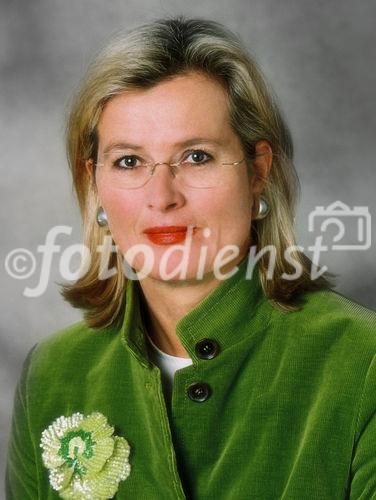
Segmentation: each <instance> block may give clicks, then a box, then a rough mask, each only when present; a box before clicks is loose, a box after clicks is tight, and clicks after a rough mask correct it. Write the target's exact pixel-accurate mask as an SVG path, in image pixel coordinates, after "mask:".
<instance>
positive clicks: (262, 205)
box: [253, 196, 270, 220]
mask: <svg viewBox="0 0 376 500" xmlns="http://www.w3.org/2000/svg"><path fill="white" fill-rule="evenodd" d="M269 212H270V206H269V204H268V202H267V201H266V199H265V198H263V197H262V196H260V200H259V208H258V212H257V214H256V215H255V217H253V219H256V220H259V219H263V218H264V217H266V216H267V215H268V213H269Z"/></svg>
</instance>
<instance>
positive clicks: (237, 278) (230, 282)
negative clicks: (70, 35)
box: [121, 254, 272, 368]
mask: <svg viewBox="0 0 376 500" xmlns="http://www.w3.org/2000/svg"><path fill="white" fill-rule="evenodd" d="M248 257H249V255H248V254H247V255H246V256H245V257H244V258H243V260H241V261H240V262H239V263H238V264H237V270H236V272H235V273H234V274H232V275H231V276H229V277H228V278H227V279H224V280H222V281H220V283H219V284H218V285H217V286H216V287H215V288H214V289H213V290H212V291H211V292H210V293H209V294H208V295H207V296H206V297H205V298H204V299H203V300H202V301H201V302H199V303H198V304H197V305H196V306H195V307H194V308H193V309H191V310H190V311H189V312H188V313H187V314H186V315H185V316H184V317H183V318H181V319H180V320H179V321H178V323H177V324H176V334H177V335H178V337H179V339H180V341H181V343H182V344H183V346H184V347H185V349H186V351H187V353H188V354H189V356H190V357H191V358H192V360H193V361H194V362H195V361H199V358H198V357H197V355H196V352H195V346H196V344H197V343H198V342H199V341H201V340H202V339H204V338H206V339H207V338H209V339H213V340H215V341H216V342H218V344H219V345H220V347H221V350H224V349H226V348H228V347H230V346H231V345H233V344H235V343H236V342H238V341H239V340H241V339H242V338H244V336H246V335H250V332H251V331H256V330H258V329H261V328H263V327H265V325H266V324H267V323H268V321H269V318H270V314H271V309H272V308H271V306H270V304H269V303H268V301H267V299H266V297H265V295H264V293H263V290H262V286H261V282H260V276H259V266H258V263H254V262H253V266H254V267H253V272H252V276H251V272H250V271H251V266H252V261H251V259H249V258H248ZM248 261H250V263H249V266H248ZM248 267H249V269H248V272H247V268H248ZM141 294H142V289H141V286H140V283H139V281H138V280H131V279H128V281H127V285H126V293H125V312H124V319H123V324H122V326H121V340H122V342H123V344H124V345H125V346H126V347H127V349H129V350H130V352H131V353H132V354H133V355H134V356H135V357H136V358H137V359H138V361H139V362H140V363H141V364H142V365H143V366H145V367H149V368H150V367H151V366H152V363H151V360H150V356H149V354H148V345H147V338H146V328H145V325H144V322H143V320H142V308H141Z"/></svg>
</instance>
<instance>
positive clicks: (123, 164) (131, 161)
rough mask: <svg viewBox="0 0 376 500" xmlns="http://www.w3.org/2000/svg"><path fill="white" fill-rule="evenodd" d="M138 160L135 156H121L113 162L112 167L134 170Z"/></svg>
mask: <svg viewBox="0 0 376 500" xmlns="http://www.w3.org/2000/svg"><path fill="white" fill-rule="evenodd" d="M137 161H138V158H137V157H136V156H132V155H127V156H122V157H121V158H119V159H118V160H115V161H114V165H115V166H116V167H119V168H135V167H138V166H139V165H137Z"/></svg>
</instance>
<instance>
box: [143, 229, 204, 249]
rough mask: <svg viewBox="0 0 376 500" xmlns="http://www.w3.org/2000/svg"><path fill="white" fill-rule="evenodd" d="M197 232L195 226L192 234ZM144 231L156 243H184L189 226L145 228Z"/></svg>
mask: <svg viewBox="0 0 376 500" xmlns="http://www.w3.org/2000/svg"><path fill="white" fill-rule="evenodd" d="M195 232H196V228H195V227H194V228H193V231H192V234H194V233H195ZM144 233H145V234H146V236H147V237H148V238H149V240H150V241H152V242H153V243H155V244H156V245H173V244H175V243H182V242H183V241H184V240H185V238H186V236H187V226H165V227H153V228H148V229H145V231H144Z"/></svg>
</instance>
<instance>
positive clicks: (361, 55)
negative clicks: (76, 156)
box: [0, 0, 376, 475]
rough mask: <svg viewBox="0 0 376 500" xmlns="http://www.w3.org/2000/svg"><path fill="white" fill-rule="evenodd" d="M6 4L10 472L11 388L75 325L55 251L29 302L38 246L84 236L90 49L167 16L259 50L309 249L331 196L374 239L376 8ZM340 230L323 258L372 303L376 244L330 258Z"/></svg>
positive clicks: (5, 403)
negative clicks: (72, 116) (285, 131)
mask: <svg viewBox="0 0 376 500" xmlns="http://www.w3.org/2000/svg"><path fill="white" fill-rule="evenodd" d="M188 5H189V6H188ZM0 8H1V12H0V70H1V86H0V99H1V101H0V117H1V134H0V137H1V150H0V154H1V162H0V168H1V177H0V182H1V211H0V218H1V235H2V238H1V267H2V270H1V273H2V274H1V285H2V286H1V300H0V308H1V314H0V317H1V338H0V357H1V358H0V372H1V399H0V426H1V441H0V450H1V457H0V468H1V473H2V472H3V467H4V461H5V449H6V444H7V441H8V433H9V425H10V415H11V406H12V399H13V392H14V388H15V384H16V381H17V378H18V375H19V372H20V368H21V364H22V361H23V359H24V358H25V355H26V353H27V351H28V350H29V349H30V348H31V346H32V345H34V344H35V342H37V341H38V340H39V339H41V338H43V337H45V336H47V335H49V334H51V333H52V332H54V331H56V330H58V329H60V328H63V327H65V326H67V325H69V324H71V323H73V322H75V321H78V320H80V319H81V314H80V312H79V311H77V310H73V309H72V308H71V307H70V306H69V305H68V304H67V303H65V302H63V300H62V298H61V297H60V295H59V291H58V290H59V289H58V285H57V282H59V281H62V278H61V276H60V274H59V254H55V255H54V257H53V260H52V265H51V273H50V275H49V277H48V286H47V288H46V291H45V292H44V293H43V294H41V295H40V296H36V297H34V298H33V297H28V296H25V289H35V288H36V287H37V285H38V283H39V281H40V266H41V253H40V252H38V246H39V245H43V243H44V242H45V239H46V234H47V232H48V231H49V230H50V229H51V228H52V227H53V226H56V225H62V226H68V227H70V228H72V232H71V234H60V236H58V238H57V241H56V243H57V244H60V245H61V248H62V250H63V249H64V248H66V247H68V245H70V244H72V243H80V242H81V227H80V220H79V214H78V209H77V207H76V205H75V200H74V196H73V194H72V190H71V181H70V178H69V175H68V170H67V166H66V161H65V153H64V147H63V131H64V117H65V115H66V109H67V103H68V101H69V97H70V96H71V94H72V92H73V91H74V89H75V88H76V86H77V84H78V81H79V78H80V76H81V75H82V73H83V71H84V69H85V67H86V65H87V63H88V62H89V60H90V58H91V57H92V55H93V54H94V53H95V52H96V51H97V50H98V49H99V48H100V46H101V45H102V44H103V43H104V42H105V41H106V40H107V39H108V37H109V36H110V35H111V33H113V32H114V31H116V30H118V29H120V28H128V27H133V26H136V25H137V24H140V23H142V22H145V21H147V20H151V19H154V18H157V17H161V16H164V15H172V14H186V15H190V16H203V17H208V18H212V19H215V20H217V21H220V22H223V23H225V24H226V25H227V26H228V27H230V28H231V29H233V30H234V31H236V32H237V33H238V34H239V35H240V36H241V37H242V38H243V40H244V41H245V43H246V45H247V46H248V48H249V49H250V50H251V52H252V53H253V54H255V55H256V57H257V59H258V60H259V62H260V65H261V68H262V70H263V71H264V74H265V75H266V77H267V78H268V80H269V81H270V82H271V84H272V86H273V88H274V90H275V92H276V93H277V95H278V97H279V101H280V103H281V106H282V109H283V111H284V113H285V115H286V117H287V121H288V123H289V125H290V127H291V131H292V134H293V139H294V143H295V165H296V169H297V171H298V174H299V176H300V180H301V185H302V197H301V199H300V202H299V206H298V215H297V218H296V230H297V235H298V243H299V244H300V245H301V246H303V247H304V248H305V249H308V247H309V246H310V245H313V243H314V238H315V233H314V232H313V233H311V232H309V230H308V216H309V214H310V212H312V211H314V210H315V209H316V207H318V206H322V207H323V208H324V209H325V208H327V207H329V206H330V205H332V204H333V203H334V202H336V201H340V202H342V204H343V205H339V207H337V208H339V209H342V210H343V209H344V208H346V207H345V206H347V207H349V209H351V210H352V216H351V217H347V219H346V221H347V222H349V221H351V223H353V222H356V221H357V218H360V217H363V222H364V221H365V222H364V223H363V234H362V238H363V239H364V241H366V243H367V238H366V236H367V235H366V234H365V231H366V230H367V231H369V230H370V229H371V230H372V229H373V232H374V236H375V235H376V231H375V220H376V198H375V195H374V193H375V187H376V173H375V125H376V104H375V88H376V71H375V47H376V31H375V29H374V27H375V18H376V4H375V2H374V1H373V0H363V1H362V2H357V3H355V2H353V1H350V0H336V1H331V0H326V1H325V2H324V1H321V0H316V1H314V0H307V1H306V0H303V1H302V0H290V1H283V0H282V1H281V0H255V1H252V0H251V1H250V0H243V1H234V0H232V1H224V0H210V1H206V2H196V1H193V2H189V3H188V2H186V1H183V0H180V1H176V2H172V1H168V0H155V1H154V0H150V1H143V2H140V1H137V0H131V1H124V0H121V1H120V0H115V1H111V2H103V1H102V2H100V1H98V0H92V1H90V0H83V1H79V2H77V1H73V0H67V1H64V2H62V1H58V0H34V1H32V2H29V1H27V0H25V1H24V2H20V1H16V0H14V1H11V2H10V1H5V0H2V1H1V4H0ZM354 207H366V208H367V209H368V211H369V214H370V217H371V226H368V221H369V218H368V219H367V217H366V215H367V214H366V213H364V210H363V213H362V210H360V211H359V210H358V209H355V208H354ZM332 208H333V207H332ZM372 217H373V219H372ZM347 222H346V224H347ZM357 223H358V222H357ZM349 224H350V222H349ZM354 227H355V226H352V228H350V226H349V229H348V235H347V236H346V237H348V241H347V242H346V243H347V245H348V246H349V247H351V246H352V245H353V246H354V245H356V241H357V237H358V236H357V233H356V231H354ZM346 228H347V226H346ZM346 230H347V229H346ZM337 232H338V228H337V229H336V228H334V229H333V230H332V229H330V228H328V231H327V232H326V235H325V238H326V239H325V240H324V241H323V243H325V244H327V245H328V248H329V250H328V251H327V252H326V253H325V254H323V256H322V259H321V260H320V263H321V264H326V265H328V267H329V270H330V271H332V272H335V273H337V274H339V278H338V280H337V287H336V289H337V290H338V291H340V292H341V293H343V294H345V295H347V296H349V297H351V298H353V299H354V300H356V301H357V302H360V303H362V304H364V305H366V306H368V307H371V308H373V309H376V284H375V267H376V262H375V261H376V259H375V256H376V255H375V254H376V252H375V247H374V246H371V247H370V248H368V249H364V248H363V249H356V248H353V247H352V248H349V249H347V250H343V249H342V250H341V249H337V250H330V248H331V243H332V240H333V238H335V235H336V233H337ZM346 234H347V233H346ZM350 240H351V241H350ZM364 241H363V243H364ZM337 243H338V242H337ZM358 246H359V245H358ZM360 246H361V245H360ZM363 246H367V244H365V245H364V244H363ZM19 248H23V249H25V250H27V251H28V252H26V253H25V252H24V254H23V256H24V258H25V260H23V261H21V260H18V262H17V263H14V262H13V266H15V268H14V269H13V271H12V272H13V275H17V277H18V278H22V277H23V279H17V278H16V277H14V276H11V275H10V273H9V269H10V266H11V265H12V262H11V260H12V259H11V257H9V255H10V252H12V251H13V250H15V249H19ZM307 253H308V254H309V255H310V256H311V257H312V253H310V252H309V251H308V250H307ZM11 255H14V254H11ZM33 258H34V262H35V271H34V272H32V268H30V263H32V260H33ZM5 263H7V270H6V269H5ZM16 264H17V265H16ZM27 266H29V268H27ZM28 270H29V274H30V276H29V277H27V278H26V277H25V273H27V271H28ZM2 475H3V474H2Z"/></svg>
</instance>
